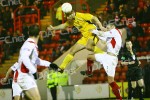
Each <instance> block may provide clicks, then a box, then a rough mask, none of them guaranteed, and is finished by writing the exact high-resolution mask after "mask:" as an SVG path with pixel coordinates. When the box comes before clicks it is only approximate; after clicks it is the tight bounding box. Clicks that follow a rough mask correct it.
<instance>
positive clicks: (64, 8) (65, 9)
mask: <svg viewBox="0 0 150 100" xmlns="http://www.w3.org/2000/svg"><path fill="white" fill-rule="evenodd" d="M61 7H62V11H63V12H64V13H69V12H71V11H72V5H71V4H70V3H64V4H63V5H62V6H61Z"/></svg>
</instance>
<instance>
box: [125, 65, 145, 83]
mask: <svg viewBox="0 0 150 100" xmlns="http://www.w3.org/2000/svg"><path fill="white" fill-rule="evenodd" d="M142 78H143V71H142V68H141V67H133V68H128V71H127V79H128V80H130V81H138V80H140V79H142Z"/></svg>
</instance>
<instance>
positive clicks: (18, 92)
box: [12, 83, 22, 97]
mask: <svg viewBox="0 0 150 100" xmlns="http://www.w3.org/2000/svg"><path fill="white" fill-rule="evenodd" d="M12 90H13V97H14V96H21V93H22V89H21V87H20V86H19V85H18V83H12Z"/></svg>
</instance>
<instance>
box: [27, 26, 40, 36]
mask: <svg viewBox="0 0 150 100" xmlns="http://www.w3.org/2000/svg"><path fill="white" fill-rule="evenodd" d="M39 32H40V28H39V26H38V25H31V26H30V27H29V36H34V37H37V36H39Z"/></svg>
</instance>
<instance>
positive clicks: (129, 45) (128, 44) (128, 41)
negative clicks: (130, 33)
mask: <svg viewBox="0 0 150 100" xmlns="http://www.w3.org/2000/svg"><path fill="white" fill-rule="evenodd" d="M126 49H127V50H131V49H132V42H131V41H130V40H126Z"/></svg>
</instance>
